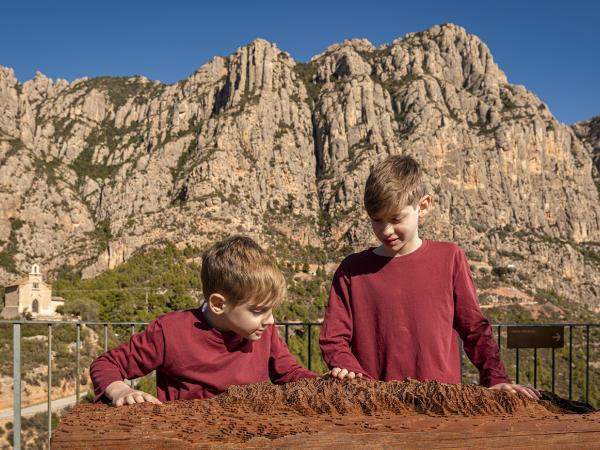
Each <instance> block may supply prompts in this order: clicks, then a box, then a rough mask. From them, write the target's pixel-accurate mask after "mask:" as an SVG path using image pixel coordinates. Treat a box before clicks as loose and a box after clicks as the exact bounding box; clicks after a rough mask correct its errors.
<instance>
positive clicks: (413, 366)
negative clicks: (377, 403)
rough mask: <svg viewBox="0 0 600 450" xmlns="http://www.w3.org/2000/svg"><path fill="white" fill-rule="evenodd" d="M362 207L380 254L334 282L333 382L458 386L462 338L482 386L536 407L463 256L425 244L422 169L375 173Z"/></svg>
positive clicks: (397, 161) (388, 163) (351, 264)
mask: <svg viewBox="0 0 600 450" xmlns="http://www.w3.org/2000/svg"><path fill="white" fill-rule="evenodd" d="M364 205H365V209H366V210H367V214H368V215H369V217H370V219H371V225H372V228H373V232H374V233H375V236H376V237H377V238H378V239H379V241H380V242H381V245H380V246H379V247H377V248H370V249H368V250H365V251H363V252H360V253H355V254H352V255H350V256H348V257H347V258H346V259H344V261H342V263H341V264H340V266H339V268H338V269H337V271H336V273H335V275H334V278H333V283H332V287H331V291H330V297H329V304H328V306H327V311H326V314H325V319H324V322H323V327H322V329H321V336H320V346H321V351H322V352H323V357H324V359H325V361H326V362H327V364H328V365H329V366H330V367H331V368H333V370H332V372H331V375H332V376H333V377H335V378H340V379H343V378H345V377H349V378H354V377H355V376H358V377H362V376H363V374H364V376H367V377H370V378H374V379H377V380H383V381H387V380H403V379H405V378H407V377H410V378H414V379H418V380H428V379H434V380H438V381H441V382H444V383H460V381H461V379H460V362H459V358H458V342H457V341H458V340H457V336H460V337H461V338H462V340H463V343H464V349H465V352H466V354H467V355H468V357H469V358H470V359H471V361H472V362H473V364H474V365H475V366H476V367H477V369H478V370H479V375H480V383H481V384H482V385H483V386H486V387H491V388H492V389H500V390H505V391H508V392H513V393H514V392H521V393H523V394H525V395H527V396H529V397H531V398H538V396H539V394H538V392H537V391H535V390H534V389H532V388H529V387H525V386H520V385H517V384H513V383H511V381H510V380H509V378H508V376H507V375H506V371H505V369H504V365H503V364H502V361H501V360H500V354H499V350H498V346H497V344H496V342H495V340H494V338H493V335H492V330H491V327H490V324H489V322H488V321H487V319H486V318H485V317H484V316H483V315H482V314H481V310H480V308H479V303H478V301H477V296H476V293H475V286H474V284H473V280H472V278H471V271H470V268H469V264H468V262H467V259H466V257H465V254H464V252H463V251H462V250H461V249H460V248H459V247H458V246H457V245H456V244H453V243H449V242H435V241H429V240H422V239H420V238H419V220H421V219H422V218H423V217H424V216H425V215H426V214H427V213H428V211H429V210H430V208H431V196H430V195H427V192H426V191H425V188H424V183H423V179H422V173H421V169H420V167H419V165H418V163H417V162H416V161H415V160H414V159H413V158H411V157H409V156H392V157H389V158H387V159H386V160H384V161H381V162H380V163H378V164H377V165H375V166H374V167H373V169H372V170H371V173H370V175H369V177H368V179H367V183H366V188H365V195H364Z"/></svg>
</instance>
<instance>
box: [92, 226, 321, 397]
mask: <svg viewBox="0 0 600 450" xmlns="http://www.w3.org/2000/svg"><path fill="white" fill-rule="evenodd" d="M201 277H202V288H203V293H204V297H205V303H204V305H203V306H202V307H201V308H199V309H194V310H188V311H178V312H172V313H168V314H165V315H164V316H161V317H159V318H158V319H156V320H155V321H153V322H152V323H150V325H148V328H147V329H146V330H145V331H143V332H142V333H138V334H135V335H133V336H132V337H131V339H130V341H129V342H127V343H124V344H122V345H120V346H119V347H117V348H115V349H113V350H110V351H108V352H106V353H104V354H102V355H101V356H100V357H98V358H97V359H96V360H95V361H94V362H93V363H92V365H91V367H90V374H91V377H92V380H93V382H94V389H95V394H96V397H95V400H96V401H105V402H112V403H113V404H114V405H116V406H121V405H124V404H133V403H143V402H151V403H157V404H158V403H161V402H162V401H168V400H179V399H194V398H207V397H212V396H214V395H217V394H220V393H221V392H223V391H225V390H226V389H227V388H228V387H229V386H231V385H241V384H251V383H258V382H261V381H267V380H271V381H272V382H274V383H287V382H289V381H295V380H298V379H301V378H307V377H311V378H312V377H317V376H318V375H316V374H314V373H312V372H310V371H308V370H305V369H303V368H302V367H301V366H300V365H299V364H298V362H297V361H296V359H295V358H294V357H293V356H292V355H291V354H290V352H289V350H288V348H287V346H286V345H285V343H284V342H283V341H282V340H281V338H280V337H279V334H278V333H277V327H276V325H275V322H274V320H273V313H272V311H273V307H274V306H275V305H276V304H277V303H278V302H280V301H281V300H282V299H283V298H284V296H285V290H286V288H285V280H284V278H283V275H282V273H281V272H280V271H279V270H278V269H277V267H276V266H275V264H274V262H273V261H272V259H271V258H270V257H269V256H268V255H267V254H266V253H265V252H264V251H263V250H262V249H261V248H260V247H259V246H258V244H256V243H255V242H254V241H253V240H252V239H250V238H248V237H244V236H233V237H231V238H229V239H226V240H224V241H222V242H219V243H218V244H216V245H214V246H213V247H212V248H210V249H209V250H208V251H207V252H206V254H205V255H204V257H203V260H202V273H201ZM153 370H156V387H157V392H158V395H157V397H158V398H155V397H154V396H152V395H150V394H148V393H145V392H142V391H138V390H135V389H132V388H131V387H129V386H128V385H127V384H126V383H124V382H123V380H124V379H132V378H138V377H141V376H144V375H146V374H148V373H150V372H152V371H153Z"/></svg>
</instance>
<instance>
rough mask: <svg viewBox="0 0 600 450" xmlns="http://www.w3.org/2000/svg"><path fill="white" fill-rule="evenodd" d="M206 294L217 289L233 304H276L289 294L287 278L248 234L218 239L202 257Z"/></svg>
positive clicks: (202, 273) (205, 295)
mask: <svg viewBox="0 0 600 450" xmlns="http://www.w3.org/2000/svg"><path fill="white" fill-rule="evenodd" d="M200 277H201V279H202V290H203V294H204V298H205V299H208V297H210V295H211V294H214V293H218V294H221V295H222V296H224V297H225V298H226V299H227V300H228V301H229V302H231V303H233V304H234V305H238V304H241V303H250V304H253V305H256V306H265V305H268V306H275V305H277V304H278V303H280V302H281V301H282V300H283V299H284V298H285V294H286V286H285V278H284V277H283V274H282V273H281V271H280V270H279V269H278V268H277V266H276V265H275V262H274V261H273V259H272V258H271V257H269V255H268V254H267V253H266V252H265V251H264V250H263V249H262V248H261V247H260V246H259V245H258V244H257V243H256V242H254V240H252V239H251V238H249V237H247V236H241V235H236V236H231V237H229V238H227V239H225V240H223V241H220V242H217V243H216V244H214V245H213V246H212V247H211V248H209V249H208V250H207V251H206V253H204V255H203V257H202V270H201V273H200Z"/></svg>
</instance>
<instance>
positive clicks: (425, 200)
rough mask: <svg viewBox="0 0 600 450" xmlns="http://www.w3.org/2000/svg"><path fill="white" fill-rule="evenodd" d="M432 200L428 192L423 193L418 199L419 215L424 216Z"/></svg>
mask: <svg viewBox="0 0 600 450" xmlns="http://www.w3.org/2000/svg"><path fill="white" fill-rule="evenodd" d="M432 202H433V199H432V198H431V195H429V194H427V195H424V196H423V197H422V198H421V200H419V217H424V216H426V215H427V214H428V213H429V210H430V209H431V203H432Z"/></svg>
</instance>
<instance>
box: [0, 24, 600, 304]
mask: <svg viewBox="0 0 600 450" xmlns="http://www.w3.org/2000/svg"><path fill="white" fill-rule="evenodd" d="M395 153H410V154H412V155H414V156H415V157H417V159H418V160H419V161H421V163H422V164H423V166H424V168H425V171H426V174H427V180H428V185H429V187H430V190H431V193H432V194H433V196H434V201H435V213H434V214H433V216H432V217H431V218H430V219H429V220H428V223H427V224H426V225H425V227H424V230H423V232H424V235H425V236H426V237H428V238H436V239H443V240H454V241H457V242H459V243H460V244H461V245H463V247H464V248H465V249H466V250H467V251H468V255H469V256H470V258H471V259H473V260H474V261H476V262H477V263H478V264H483V265H487V266H488V267H504V266H511V265H513V266H516V270H517V273H518V274H520V275H521V278H520V282H521V283H524V284H525V285H527V286H529V287H531V288H548V289H549V288H552V289H555V290H557V291H559V292H563V293H565V294H566V295H568V296H569V297H570V298H572V299H573V300H578V301H582V302H585V303H588V304H590V305H592V306H595V307H598V306H599V305H600V292H599V291H598V290H597V287H596V286H598V285H600V267H599V263H598V261H600V256H599V253H598V250H597V245H596V244H595V243H597V242H599V241H600V202H599V199H598V190H597V189H596V186H595V185H594V179H593V176H592V168H593V161H592V156H591V153H590V150H589V144H586V143H584V142H582V140H581V138H580V137H578V136H577V135H576V133H575V132H574V131H573V130H572V129H571V128H570V127H568V126H566V125H564V124H562V123H560V122H558V121H557V120H556V119H555V118H554V117H553V115H552V114H551V112H550V111H549V110H548V107H547V106H546V105H545V104H544V103H543V102H541V101H540V100H539V99H538V98H537V97H536V96H535V95H533V94H532V93H531V92H529V91H527V89H526V88H525V87H523V86H519V85H513V84H510V82H509V81H508V80H507V78H506V76H505V74H504V73H503V72H502V70H501V69H500V68H499V67H498V66H497V65H496V64H495V62H494V60H493V58H492V55H491V53H490V51H489V49H488V48H487V47H486V46H485V44H484V43H483V42H481V40H480V39H478V38H477V37H476V36H474V35H471V34H469V33H467V32H466V31H465V30H464V29H463V28H460V27H458V26H455V25H451V24H450V25H442V26H435V27H433V28H431V29H428V30H426V31H424V32H420V33H411V34H408V35H406V36H405V37H403V38H401V39H397V40H395V41H394V42H392V43H391V44H389V45H384V46H382V47H380V48H375V47H373V46H372V45H371V44H370V43H369V42H368V41H366V40H350V41H345V42H343V43H341V44H336V45H333V46H331V47H329V48H327V49H326V50H325V51H324V52H323V53H321V54H319V55H317V56H315V57H314V58H312V60H311V61H310V62H309V63H299V62H297V61H295V60H294V59H293V58H292V57H291V56H290V55H289V54H287V53H286V52H284V51H282V50H279V49H278V48H277V47H276V46H275V45H274V44H271V43H269V42H266V41H264V40H261V39H258V40H256V41H254V42H252V43H250V44H249V45H247V46H245V47H242V48H240V49H238V50H237V51H236V52H235V53H234V54H232V55H231V56H228V57H215V58H214V59H212V60H211V61H210V62H208V63H207V64H205V65H204V66H202V67H201V68H200V69H199V70H198V71H197V72H196V73H194V74H193V75H191V76H190V77H189V78H187V79H185V80H182V81H180V82H178V83H175V84H172V85H164V84H161V83H159V82H153V81H150V80H148V79H146V78H143V77H130V78H111V77H102V78H92V79H80V80H75V81H74V82H72V83H67V82H66V81H64V80H58V81H56V82H53V81H52V80H49V79H48V78H46V77H45V76H44V75H42V74H37V75H36V77H35V79H34V80H31V81H27V82H26V83H23V84H20V83H19V82H18V81H17V80H16V78H15V76H14V73H13V71H12V70H11V69H8V68H0V205H1V206H0V244H1V247H0V250H1V251H2V253H0V265H1V266H2V268H0V280H2V281H8V280H9V279H10V278H12V274H11V271H15V270H21V269H23V268H25V267H27V266H28V265H29V264H30V263H31V262H32V261H34V260H35V261H37V262H41V263H42V264H44V265H45V267H49V268H54V269H56V268H59V267H62V266H73V267H79V268H82V269H83V274H84V275H85V276H93V275H95V274H97V273H99V272H100V271H103V270H106V269H107V268H112V267H115V266H116V265H118V264H120V263H121V262H123V261H124V260H126V259H127V258H128V257H129V256H130V255H131V254H132V253H133V252H134V251H135V250H137V249H139V248H141V247H144V246H148V245H153V244H156V243H158V242H160V241H163V240H171V241H174V242H177V243H179V244H191V245H196V246H204V245H205V244H206V243H208V242H211V241H213V240H215V239H218V238H221V237H223V236H225V235H227V234H230V233H234V232H242V233H248V234H250V235H252V236H254V237H256V238H257V239H258V240H259V241H261V242H262V243H264V244H265V245H274V244H276V243H281V242H284V243H285V244H286V245H288V246H294V245H297V246H309V245H310V246H313V247H321V248H328V249H335V248H340V247H342V246H344V245H351V246H353V247H355V248H362V247H364V246H365V245H367V244H368V243H369V242H372V237H371V235H370V231H369V224H368V221H367V220H366V217H365V214H364V212H363V211H362V206H361V199H362V189H363V185H364V182H365V180H366V177H367V174H368V170H369V167H370V166H371V165H372V164H373V163H374V162H375V161H377V160H378V159H380V158H383V157H385V156H387V155H389V154H395Z"/></svg>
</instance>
